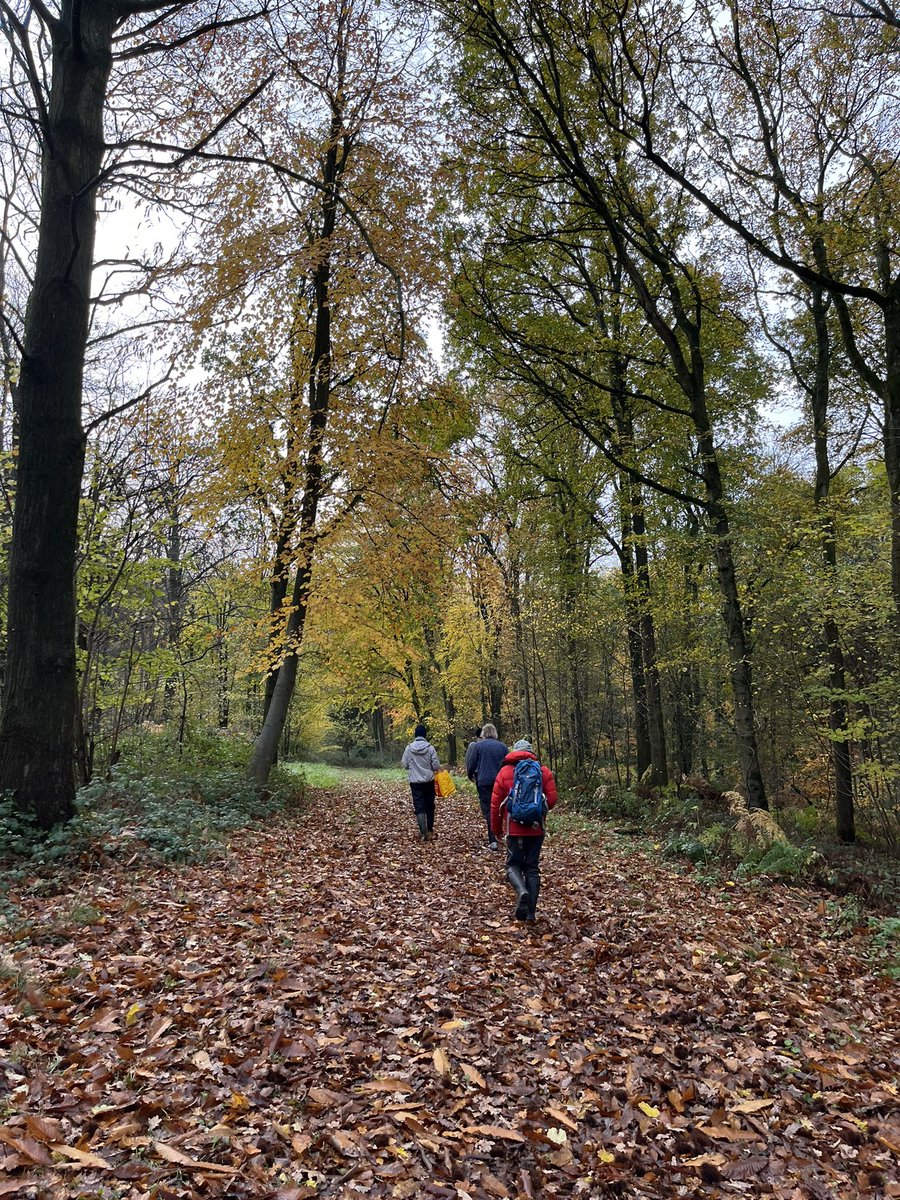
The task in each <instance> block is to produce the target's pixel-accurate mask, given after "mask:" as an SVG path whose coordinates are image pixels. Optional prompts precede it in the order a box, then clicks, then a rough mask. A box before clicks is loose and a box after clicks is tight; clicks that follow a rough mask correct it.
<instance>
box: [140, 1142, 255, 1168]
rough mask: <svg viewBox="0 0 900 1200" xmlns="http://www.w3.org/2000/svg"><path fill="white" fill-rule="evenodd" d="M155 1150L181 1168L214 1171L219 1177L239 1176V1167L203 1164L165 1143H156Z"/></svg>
mask: <svg viewBox="0 0 900 1200" xmlns="http://www.w3.org/2000/svg"><path fill="white" fill-rule="evenodd" d="M153 1149H154V1150H155V1151H156V1153H157V1154H158V1155H159V1157H160V1158H164V1159H165V1160H166V1162H170V1163H175V1164H177V1165H178V1166H179V1167H190V1168H191V1170H194V1171H213V1172H215V1173H216V1174H218V1175H237V1173H238V1170H237V1167H226V1166H224V1165H223V1164H222V1163H211V1162H203V1161H202V1160H200V1159H196V1158H189V1157H188V1156H187V1155H186V1154H182V1153H181V1151H180V1150H176V1149H175V1147H174V1146H169V1145H167V1144H166V1143H165V1142H154V1143H153Z"/></svg>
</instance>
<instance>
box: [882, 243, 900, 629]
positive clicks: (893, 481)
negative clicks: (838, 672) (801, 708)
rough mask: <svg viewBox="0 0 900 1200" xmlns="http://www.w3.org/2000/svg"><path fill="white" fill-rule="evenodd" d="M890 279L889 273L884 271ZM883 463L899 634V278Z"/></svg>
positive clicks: (888, 358)
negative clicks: (889, 504) (886, 483)
mask: <svg viewBox="0 0 900 1200" xmlns="http://www.w3.org/2000/svg"><path fill="white" fill-rule="evenodd" d="M887 258H888V261H890V256H889V255H888V256H887ZM885 275H886V276H887V275H889V270H886V271H885ZM884 356H885V371H884V462H885V467H886V470H887V478H888V485H889V487H890V490H891V591H892V594H893V598H894V608H895V610H896V620H897V629H898V631H900V278H898V279H896V280H894V281H892V282H891V283H890V284H889V286H888V287H887V302H886V304H885V307H884Z"/></svg>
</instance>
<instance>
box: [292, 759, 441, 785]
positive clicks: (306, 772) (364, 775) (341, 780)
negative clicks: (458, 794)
mask: <svg viewBox="0 0 900 1200" xmlns="http://www.w3.org/2000/svg"><path fill="white" fill-rule="evenodd" d="M282 769H283V770H284V771H287V772H289V773H290V774H292V775H295V776H297V777H298V778H299V779H301V780H302V781H303V783H304V785H305V786H306V787H310V788H339V789H341V790H348V789H352V788H353V786H354V784H360V783H376V784H377V783H382V784H393V783H406V782H407V776H406V771H404V769H403V768H402V767H377V766H371V767H369V766H359V767H337V766H333V765H332V764H331V763H323V762H288V763H284V764H283V768H282ZM456 785H457V787H459V780H457V781H456Z"/></svg>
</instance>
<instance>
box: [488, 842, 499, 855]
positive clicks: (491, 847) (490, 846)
mask: <svg viewBox="0 0 900 1200" xmlns="http://www.w3.org/2000/svg"><path fill="white" fill-rule="evenodd" d="M499 849H500V845H499V843H498V842H488V850H493V851H494V853H495V854H496V853H497V851H498V850H499Z"/></svg>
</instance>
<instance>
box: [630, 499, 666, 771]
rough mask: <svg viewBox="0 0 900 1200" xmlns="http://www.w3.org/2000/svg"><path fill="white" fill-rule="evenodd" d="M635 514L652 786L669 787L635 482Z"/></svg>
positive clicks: (640, 510) (639, 501)
mask: <svg viewBox="0 0 900 1200" xmlns="http://www.w3.org/2000/svg"><path fill="white" fill-rule="evenodd" d="M631 512H632V518H631V521H632V528H633V530H634V560H635V566H636V568H637V593H638V604H639V606H640V629H641V655H642V658H643V664H644V678H645V679H646V681H647V726H648V731H649V734H650V762H651V765H652V767H653V770H652V773H651V779H650V782H651V783H652V784H653V786H654V787H665V786H666V784H667V783H668V782H669V765H668V759H667V754H666V728H665V721H664V716H663V699H662V687H661V686H660V681H659V663H658V657H657V652H656V622H655V621H654V619H653V610H652V608H651V607H650V556H649V554H648V552H647V529H646V525H645V523H644V498H643V495H642V494H641V489H640V487H639V486H638V485H637V484H636V483H635V482H634V481H633V480H632V481H631Z"/></svg>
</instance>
